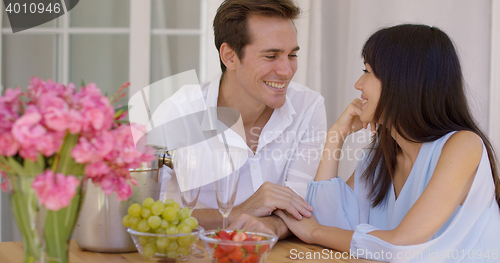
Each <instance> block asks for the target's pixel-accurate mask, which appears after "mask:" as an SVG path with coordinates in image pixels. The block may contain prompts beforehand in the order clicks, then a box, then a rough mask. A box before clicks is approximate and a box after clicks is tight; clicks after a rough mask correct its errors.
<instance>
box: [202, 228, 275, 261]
mask: <svg viewBox="0 0 500 263" xmlns="http://www.w3.org/2000/svg"><path fill="white" fill-rule="evenodd" d="M218 231H219V230H208V231H203V232H201V233H200V239H201V240H202V241H203V244H204V245H205V249H206V251H207V253H208V255H210V258H211V259H212V262H219V263H220V262H229V261H231V262H248V263H257V262H259V263H262V262H264V261H265V260H266V258H267V256H268V255H269V252H271V249H272V248H273V246H274V245H275V244H276V242H277V241H278V237H277V236H273V235H269V234H263V233H256V232H245V233H246V234H247V235H248V238H247V239H245V240H244V241H234V240H222V239H217V238H214V237H216V233H217V232H218ZM225 231H226V232H227V233H229V234H230V235H232V233H233V232H234V231H233V230H225Z"/></svg>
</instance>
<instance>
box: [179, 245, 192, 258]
mask: <svg viewBox="0 0 500 263" xmlns="http://www.w3.org/2000/svg"><path fill="white" fill-rule="evenodd" d="M177 253H179V254H180V255H183V256H189V255H191V249H189V247H185V246H180V247H179V248H177Z"/></svg>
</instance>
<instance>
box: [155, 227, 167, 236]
mask: <svg viewBox="0 0 500 263" xmlns="http://www.w3.org/2000/svg"><path fill="white" fill-rule="evenodd" d="M153 233H156V234H165V229H163V228H161V227H159V228H157V229H155V230H154V231H153Z"/></svg>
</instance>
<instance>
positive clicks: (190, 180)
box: [172, 146, 206, 212]
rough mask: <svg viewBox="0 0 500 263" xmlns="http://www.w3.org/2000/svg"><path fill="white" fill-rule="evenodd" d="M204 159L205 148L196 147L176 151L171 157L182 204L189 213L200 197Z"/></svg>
mask: <svg viewBox="0 0 500 263" xmlns="http://www.w3.org/2000/svg"><path fill="white" fill-rule="evenodd" d="M205 159H206V158H205V148H203V147H197V146H188V147H183V148H179V149H176V150H175V151H174V153H173V155H172V161H173V167H174V170H175V174H176V177H177V184H178V186H179V190H180V194H181V200H182V204H183V205H184V207H188V208H189V209H190V210H191V212H192V211H193V210H194V207H195V206H196V202H197V201H198V196H199V195H200V188H201V183H202V181H203V170H204V169H203V168H204V161H205Z"/></svg>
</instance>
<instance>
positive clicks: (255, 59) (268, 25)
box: [236, 15, 299, 109]
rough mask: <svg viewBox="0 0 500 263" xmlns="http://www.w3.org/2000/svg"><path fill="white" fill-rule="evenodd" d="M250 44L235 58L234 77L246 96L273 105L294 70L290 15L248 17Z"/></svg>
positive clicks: (281, 99)
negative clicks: (280, 16)
mask: <svg viewBox="0 0 500 263" xmlns="http://www.w3.org/2000/svg"><path fill="white" fill-rule="evenodd" d="M248 29H249V34H250V44H248V45H247V46H245V47H244V55H243V57H242V58H241V59H237V62H236V78H237V80H238V83H239V86H240V87H241V88H242V89H243V94H245V96H246V97H247V98H245V99H248V100H252V102H253V103H257V104H260V105H266V106H268V107H270V108H273V109H276V108H279V107H281V106H283V104H284V103H285V99H286V90H287V88H288V84H289V83H290V80H291V79H292V77H293V75H294V74H295V72H296V71H297V51H298V49H299V47H298V44H297V31H296V29H295V26H294V24H293V23H292V21H291V20H290V19H283V18H274V17H266V16H260V15H253V16H250V17H249V18H248Z"/></svg>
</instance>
